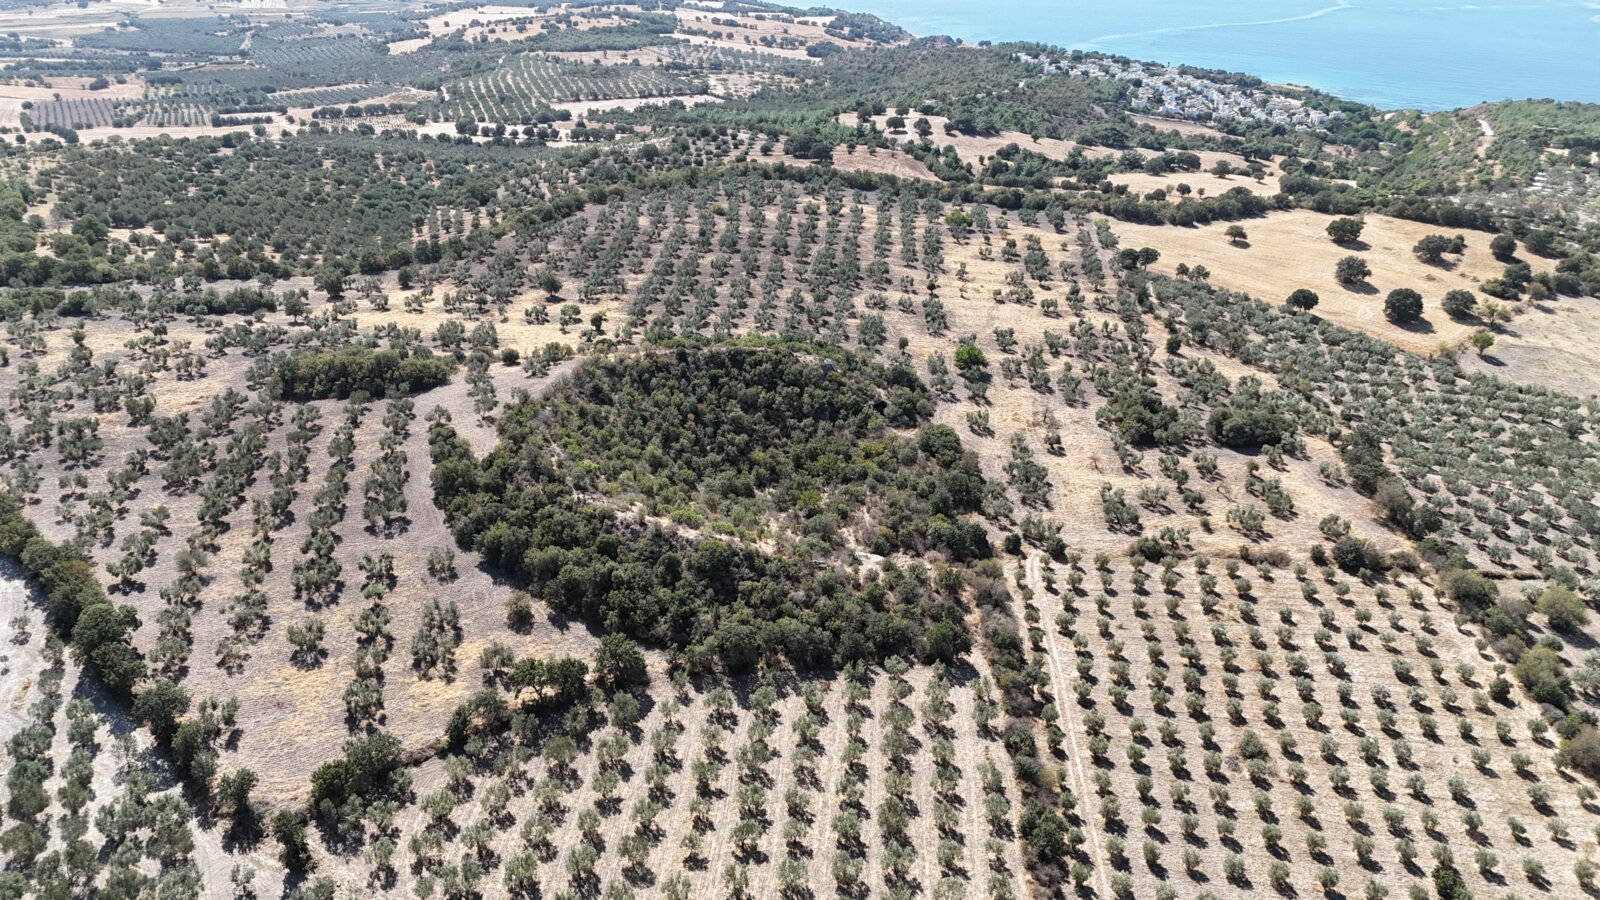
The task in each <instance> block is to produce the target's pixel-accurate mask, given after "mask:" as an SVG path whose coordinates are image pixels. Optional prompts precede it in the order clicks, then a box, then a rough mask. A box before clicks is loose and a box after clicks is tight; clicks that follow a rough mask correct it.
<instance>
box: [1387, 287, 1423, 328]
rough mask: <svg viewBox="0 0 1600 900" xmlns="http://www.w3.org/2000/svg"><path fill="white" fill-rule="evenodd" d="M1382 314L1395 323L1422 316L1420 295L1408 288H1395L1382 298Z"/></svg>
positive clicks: (1403, 322)
mask: <svg viewBox="0 0 1600 900" xmlns="http://www.w3.org/2000/svg"><path fill="white" fill-rule="evenodd" d="M1383 314H1384V316H1385V317H1387V318H1388V319H1389V321H1391V322H1394V323H1395V324H1397V325H1406V324H1409V323H1411V322H1415V321H1416V320H1418V319H1420V318H1422V295H1421V294H1419V293H1417V292H1416V291H1413V290H1412V289H1410V288H1395V289H1394V290H1392V291H1390V292H1389V296H1387V297H1385V298H1384V300H1383Z"/></svg>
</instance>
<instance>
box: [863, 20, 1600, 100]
mask: <svg viewBox="0 0 1600 900" xmlns="http://www.w3.org/2000/svg"><path fill="white" fill-rule="evenodd" d="M839 5H840V6H842V7H844V8H847V9H851V10H854V11H858V12H870V13H875V14H877V15H879V16H881V17H883V18H885V19H887V20H889V21H891V22H894V23H895V24H897V25H900V26H901V27H903V28H906V29H908V30H910V31H911V32H912V33H913V34H917V35H934V34H945V35H950V36H952V37H958V38H962V39H963V40H967V41H972V42H976V41H981V40H990V41H996V42H998V41H1039V42H1042V43H1047V44H1054V45H1057V46H1060V47H1067V48H1074V49H1083V50H1098V51H1102V52H1105V53H1116V54H1121V55H1123V56H1128V57H1132V58H1134V59H1140V60H1148V61H1153V62H1160V63H1166V64H1174V63H1186V64H1189V65H1196V66H1204V67H1206V68H1211V69H1225V70H1228V71H1232V72H1245V73H1248V74H1251V75H1256V76H1259V77H1261V78H1264V79H1266V80H1268V81H1272V82H1278V83H1286V84H1297V85H1305V86H1308V87H1313V88H1317V89H1318V90H1322V91H1327V92H1328V93H1331V94H1335V95H1338V96H1340V97H1344V98H1345V99H1348V100H1355V101H1358V102H1362V103H1369V104H1372V105H1373V106H1377V107H1380V108H1384V109H1421V110H1425V111H1430V112H1432V111H1437V110H1444V109H1455V108H1459V107H1463V106H1472V105H1474V104H1477V103H1482V102H1487V101H1495V100H1520V99H1527V98H1545V99H1553V100H1580V101H1585V102H1591V103H1600V0H1516V2H1481V3H1453V2H1449V0H1209V2H1207V0H1123V2H1119V0H1002V2H994V0H981V2H980V0H846V2H841V3H840V4H839Z"/></svg>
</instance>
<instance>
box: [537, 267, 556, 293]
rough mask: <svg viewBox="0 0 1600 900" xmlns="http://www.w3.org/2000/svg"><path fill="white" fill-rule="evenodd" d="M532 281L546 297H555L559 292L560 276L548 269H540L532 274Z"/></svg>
mask: <svg viewBox="0 0 1600 900" xmlns="http://www.w3.org/2000/svg"><path fill="white" fill-rule="evenodd" d="M534 283H535V284H537V285H538V287H539V290H541V291H544V293H545V296H547V297H555V296H556V295H557V294H560V293H561V277H560V276H559V275H557V274H556V273H555V272H552V271H551V270H549V269H540V270H539V274H538V275H536V276H534Z"/></svg>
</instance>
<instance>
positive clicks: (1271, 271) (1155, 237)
mask: <svg viewBox="0 0 1600 900" xmlns="http://www.w3.org/2000/svg"><path fill="white" fill-rule="evenodd" d="M1234 180H1236V181H1237V180H1241V179H1234ZM1333 219H1334V217H1333V216H1329V215H1325V214H1323V213H1318V212H1313V211H1311V210H1292V211H1289V212H1275V213H1270V214H1268V215H1267V216H1265V217H1263V218H1260V219H1251V220H1246V221H1244V222H1241V223H1239V224H1242V225H1243V226H1244V228H1245V230H1246V232H1248V235H1249V241H1248V242H1247V244H1246V245H1245V246H1241V247H1235V246H1232V245H1230V244H1229V242H1228V239H1227V238H1226V237H1225V236H1224V235H1223V232H1224V231H1225V230H1226V229H1227V228H1228V226H1229V225H1230V224H1233V223H1228V222H1214V223H1212V224H1210V225H1203V226H1199V227H1196V228H1175V227H1170V226H1159V225H1138V224H1133V223H1127V222H1116V223H1113V225H1112V230H1113V231H1115V232H1116V234H1117V236H1118V238H1119V239H1120V240H1121V242H1122V245H1123V246H1125V247H1146V246H1148V247H1154V248H1156V249H1157V250H1160V251H1161V260H1160V262H1158V263H1157V264H1156V266H1155V268H1156V269H1158V270H1160V271H1162V272H1169V273H1170V272H1171V271H1172V270H1173V268H1174V267H1176V266H1177V265H1178V263H1187V264H1188V265H1190V266H1194V265H1196V264H1201V265H1204V266H1205V267H1206V268H1207V269H1209V270H1210V271H1211V282H1212V283H1213V284H1216V285H1219V286H1221V287H1225V288H1228V289H1229V290H1234V291H1244V292H1246V293H1249V294H1252V295H1254V296H1256V297H1259V298H1260V299H1262V300H1264V301H1266V302H1268V303H1280V302H1282V301H1283V299H1284V298H1285V297H1288V296H1289V294H1290V293H1292V292H1294V291H1295V290H1297V289H1299V288H1310V289H1311V290H1313V291H1315V292H1316V293H1317V295H1318V296H1319V297H1320V298H1321V303H1320V304H1319V305H1318V306H1317V308H1316V310H1315V312H1316V314H1317V315H1319V316H1322V317H1323V318H1326V319H1328V320H1330V321H1333V322H1337V323H1338V324H1340V325H1344V326H1346V327H1349V328H1355V329H1359V330H1361V331H1365V332H1367V333H1369V334H1371V335H1373V336H1375V337H1380V338H1383V339H1384V340H1387V341H1390V342H1392V343H1394V344H1395V345H1397V346H1400V347H1404V348H1405V349H1407V350H1413V351H1417V352H1421V353H1427V352H1431V351H1433V350H1435V349H1436V348H1437V347H1438V346H1439V345H1440V344H1441V343H1448V344H1456V343H1459V342H1461V341H1463V340H1465V339H1466V337H1467V335H1469V334H1470V333H1471V332H1473V331H1474V330H1476V328H1475V326H1474V325H1472V324H1470V323H1462V322H1455V321H1452V320H1451V319H1450V317H1449V316H1446V315H1445V314H1444V312H1443V311H1442V310H1441V309H1440V308H1439V301H1440V299H1441V298H1443V296H1444V295H1445V293H1446V292H1447V291H1450V290H1453V289H1456V288H1463V289H1466V290H1470V291H1473V292H1478V289H1479V286H1480V285H1481V284H1482V282H1483V281H1485V280H1486V279H1489V278H1495V277H1498V276H1499V275H1500V273H1501V271H1502V270H1503V269H1504V266H1502V265H1501V264H1499V263H1497V262H1495V260H1494V257H1493V256H1492V255H1490V253H1489V240H1490V238H1491V237H1492V235H1490V234H1488V233H1487V232H1482V231H1466V232H1461V231H1460V229H1446V228H1439V227H1436V226H1433V225H1425V224H1422V223H1420V222H1411V221H1407V220H1404V219H1394V218H1390V217H1388V216H1377V215H1369V216H1366V217H1365V219H1366V223H1367V227H1366V230H1365V231H1363V232H1362V234H1361V240H1362V241H1363V244H1364V246H1362V247H1360V248H1359V249H1358V248H1352V247H1343V246H1340V245H1338V244H1335V243H1334V242H1333V241H1332V240H1330V239H1329V238H1328V235H1327V231H1326V229H1327V226H1328V223H1329V222H1330V221H1332V220H1333ZM1457 233H1464V234H1465V235H1466V238H1467V252H1466V253H1465V254H1463V255H1462V256H1461V257H1460V258H1459V259H1457V258H1453V257H1447V260H1453V262H1451V263H1450V264H1449V265H1448V266H1431V265H1428V264H1426V263H1424V262H1422V261H1421V260H1419V259H1417V257H1416V256H1415V255H1414V254H1413V253H1412V252H1411V248H1412V246H1413V245H1415V244H1416V242H1417V241H1418V240H1419V239H1421V238H1422V237H1423V236H1425V235H1429V234H1447V235H1454V234H1457ZM1346 256H1359V257H1361V258H1362V259H1364V260H1366V261H1367V265H1368V266H1370V267H1371V268H1372V278H1371V279H1370V287H1366V288H1362V289H1352V288H1348V287H1345V286H1343V285H1341V284H1339V283H1338V281H1337V280H1336V279H1335V278H1334V276H1333V269H1334V266H1335V264H1337V263H1338V261H1339V260H1340V259H1342V258H1344V257H1346ZM1396 288H1411V289H1412V290H1415V291H1417V292H1418V293H1420V294H1422V297H1423V316H1424V319H1425V323H1424V324H1420V325H1418V326H1416V327H1412V328H1402V327H1400V326H1397V325H1394V324H1392V323H1390V322H1389V321H1388V320H1387V319H1385V318H1384V315H1383V299H1384V297H1386V296H1387V295H1388V293H1389V292H1390V291H1392V290H1394V289H1396Z"/></svg>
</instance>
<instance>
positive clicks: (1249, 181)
mask: <svg viewBox="0 0 1600 900" xmlns="http://www.w3.org/2000/svg"><path fill="white" fill-rule="evenodd" d="M1106 180H1108V181H1110V182H1111V183H1112V184H1125V185H1127V186H1128V190H1130V191H1132V192H1133V193H1135V194H1138V195H1140V196H1143V195H1145V194H1148V193H1150V192H1151V191H1154V190H1163V191H1166V192H1167V198H1168V199H1171V200H1175V199H1177V198H1178V196H1179V195H1178V185H1180V184H1187V185H1188V186H1189V187H1190V188H1191V189H1192V190H1193V191H1194V194H1193V195H1192V196H1195V197H1215V196H1216V195H1218V194H1225V193H1227V192H1228V191H1231V190H1233V189H1234V188H1238V187H1242V188H1244V189H1245V190H1247V191H1249V192H1250V193H1252V194H1258V195H1260V196H1262V197H1270V196H1272V195H1273V194H1276V193H1278V177H1277V175H1275V174H1269V175H1267V176H1266V177H1264V178H1262V179H1261V180H1260V181H1257V180H1256V179H1254V178H1251V177H1250V176H1248V175H1230V176H1228V177H1226V178H1224V177H1222V176H1220V175H1213V174H1211V173H1210V172H1179V173H1174V174H1172V175H1149V174H1146V173H1144V172H1117V173H1114V174H1112V175H1110V176H1109V177H1108V178H1107V179H1106Z"/></svg>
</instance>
